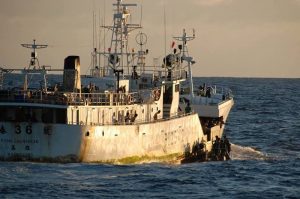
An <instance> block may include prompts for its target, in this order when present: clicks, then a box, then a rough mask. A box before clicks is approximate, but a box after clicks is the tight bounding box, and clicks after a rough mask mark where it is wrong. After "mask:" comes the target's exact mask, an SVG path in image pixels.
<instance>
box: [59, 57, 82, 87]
mask: <svg viewBox="0 0 300 199" xmlns="http://www.w3.org/2000/svg"><path fill="white" fill-rule="evenodd" d="M63 88H64V90H65V91H67V92H81V79H80V58H79V56H68V57H67V58H65V65H64V78H63Z"/></svg>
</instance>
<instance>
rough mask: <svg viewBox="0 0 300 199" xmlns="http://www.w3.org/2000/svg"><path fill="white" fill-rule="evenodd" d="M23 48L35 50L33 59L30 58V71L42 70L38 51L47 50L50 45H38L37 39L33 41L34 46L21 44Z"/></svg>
mask: <svg viewBox="0 0 300 199" xmlns="http://www.w3.org/2000/svg"><path fill="white" fill-rule="evenodd" d="M21 46H23V47H24V48H30V49H32V50H33V51H32V52H31V57H30V62H29V66H28V69H34V70H35V69H41V68H40V64H39V60H38V57H37V52H36V49H41V48H47V47H48V45H45V44H36V43H35V39H33V44H21Z"/></svg>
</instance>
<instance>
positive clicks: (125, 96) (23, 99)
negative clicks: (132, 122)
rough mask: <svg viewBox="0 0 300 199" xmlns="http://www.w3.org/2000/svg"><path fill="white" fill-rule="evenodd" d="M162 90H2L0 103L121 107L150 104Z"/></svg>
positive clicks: (0, 91)
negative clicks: (128, 91)
mask: <svg viewBox="0 0 300 199" xmlns="http://www.w3.org/2000/svg"><path fill="white" fill-rule="evenodd" d="M157 92H159V93H160V89H158V88H155V89H153V90H141V91H139V92H131V93H121V92H120V93H116V92H113V91H107V92H104V93H73V92H52V91H51V92H45V91H42V90H27V91H23V90H17V91H15V90H0V102H17V103H41V104H56V105H92V106H119V105H130V104H136V103H149V102H153V101H155V100H158V99H157V96H156V93H157Z"/></svg>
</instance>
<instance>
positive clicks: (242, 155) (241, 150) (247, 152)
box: [230, 143, 269, 160]
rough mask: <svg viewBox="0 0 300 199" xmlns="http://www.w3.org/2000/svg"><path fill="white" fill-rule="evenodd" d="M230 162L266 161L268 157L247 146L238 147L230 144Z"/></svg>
mask: <svg viewBox="0 0 300 199" xmlns="http://www.w3.org/2000/svg"><path fill="white" fill-rule="evenodd" d="M230 156H231V159H232V160H266V159H269V157H268V156H267V155H266V154H264V153H262V152H260V151H258V150H256V149H254V148H252V147H249V146H239V145H236V144H232V143H231V153H230Z"/></svg>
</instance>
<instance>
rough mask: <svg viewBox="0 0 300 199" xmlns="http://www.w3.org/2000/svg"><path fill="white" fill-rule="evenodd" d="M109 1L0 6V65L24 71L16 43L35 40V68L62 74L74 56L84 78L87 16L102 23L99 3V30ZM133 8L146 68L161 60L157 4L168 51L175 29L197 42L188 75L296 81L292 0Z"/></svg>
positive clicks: (46, 0)
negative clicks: (57, 70)
mask: <svg viewBox="0 0 300 199" xmlns="http://www.w3.org/2000/svg"><path fill="white" fill-rule="evenodd" d="M104 2H105V3H104ZM112 2H115V1H113V0H26V1H25V0H1V1H0V26H1V28H0V66H7V67H12V68H20V67H22V68H23V67H25V66H27V65H28V61H29V59H28V58H29V56H30V50H28V49H25V48H22V47H21V46H20V44H21V43H30V42H32V39H33V38H35V39H36V40H37V42H38V43H45V44H48V45H49V48H47V49H43V50H40V51H39V52H38V53H39V58H40V63H41V64H42V65H51V66H52V67H54V68H62V67H63V61H64V58H65V57H66V56H68V55H79V56H80V57H81V66H82V67H83V69H82V71H83V72H86V71H87V70H88V68H89V66H90V60H91V59H90V52H91V49H92V16H93V14H92V13H93V10H94V11H95V12H96V13H97V15H98V16H99V13H100V15H101V16H102V18H103V15H104V14H103V13H104V8H103V7H104V5H106V6H105V8H106V9H105V10H106V11H105V12H106V24H110V23H111V21H112V16H111V11H112V7H111V3H112ZM124 2H125V3H132V2H134V1H133V0H127V1H124ZM136 2H137V3H138V4H142V10H143V17H142V19H143V20H142V25H143V27H144V29H143V32H145V33H146V34H147V35H148V43H147V48H149V50H150V54H149V56H148V62H149V63H152V60H153V58H154V57H160V58H161V59H162V57H163V55H164V25H163V23H164V22H163V21H164V20H163V18H164V17H163V16H164V13H163V10H164V5H165V9H166V21H167V38H168V46H169V45H170V43H171V42H172V36H177V35H181V33H182V29H183V28H185V29H186V30H187V32H188V33H192V29H193V28H194V29H195V30H196V37H197V38H196V39H195V40H194V41H193V42H191V43H189V52H190V54H191V55H192V56H193V57H194V59H195V60H196V62H197V63H196V64H195V65H194V66H193V70H194V75H195V76H225V77H296V78H300V0H137V1H136ZM140 10H141V8H140V7H138V8H136V9H134V10H133V11H134V12H135V16H134V17H133V22H139V21H140ZM97 18H98V17H97ZM136 33H138V32H135V33H133V34H132V36H133V37H135V35H136ZM135 45H136V44H135V43H133V44H132V45H131V46H132V47H135ZM168 51H169V48H168Z"/></svg>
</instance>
